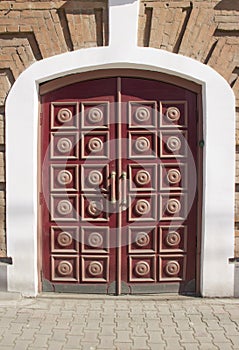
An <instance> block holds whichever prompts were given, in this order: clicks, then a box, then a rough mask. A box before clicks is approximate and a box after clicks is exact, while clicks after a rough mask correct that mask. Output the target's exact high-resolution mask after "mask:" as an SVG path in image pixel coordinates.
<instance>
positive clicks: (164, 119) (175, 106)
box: [160, 101, 188, 128]
mask: <svg viewBox="0 0 239 350" xmlns="http://www.w3.org/2000/svg"><path fill="white" fill-rule="evenodd" d="M187 123H188V108H187V101H161V102H160V126H161V127H167V128H169V127H172V128H174V127H177V128H183V127H187Z"/></svg>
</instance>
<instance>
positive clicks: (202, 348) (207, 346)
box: [199, 343, 223, 350]
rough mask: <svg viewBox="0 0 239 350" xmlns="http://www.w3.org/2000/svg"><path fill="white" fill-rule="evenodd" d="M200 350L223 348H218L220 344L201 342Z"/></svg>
mask: <svg viewBox="0 0 239 350" xmlns="http://www.w3.org/2000/svg"><path fill="white" fill-rule="evenodd" d="M199 349H200V350H223V349H220V348H218V346H216V345H214V344H212V343H204V344H200V348H199Z"/></svg>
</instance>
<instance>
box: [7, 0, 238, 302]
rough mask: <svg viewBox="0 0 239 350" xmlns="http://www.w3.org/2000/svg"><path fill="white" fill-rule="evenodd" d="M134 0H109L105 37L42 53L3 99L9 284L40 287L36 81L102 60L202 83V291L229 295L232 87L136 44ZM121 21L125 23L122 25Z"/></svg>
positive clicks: (193, 64) (199, 67)
mask: <svg viewBox="0 0 239 350" xmlns="http://www.w3.org/2000/svg"><path fill="white" fill-rule="evenodd" d="M138 6H139V1H134V0H110V1H109V15H110V45H109V46H108V47H100V48H90V49H81V50H78V51H75V52H70V53H65V54H62V55H58V56H55V57H51V58H48V59H44V60H41V61H39V62H36V63H34V64H33V65H32V66H30V67H29V68H28V69H26V70H25V71H24V72H23V73H22V74H21V75H20V77H19V78H18V79H17V81H16V82H15V84H14V85H13V87H12V89H11V91H10V93H9V96H8V98H7V103H6V179H7V248H8V255H9V256H12V257H13V265H12V266H9V267H8V289H9V291H19V292H22V293H23V294H24V295H29V296H35V295H37V293H38V283H39V281H38V262H37V210H38V203H37V198H38V188H37V172H38V164H37V162H38V157H37V153H38V108H39V104H38V86H39V83H42V82H46V81H49V80H51V79H54V78H58V77H61V76H64V75H67V74H71V73H80V72H87V71H91V70H97V69H106V68H133V69H145V70H150V71H157V72H164V73H167V74H172V75H175V76H179V77H182V78H184V79H188V80H191V81H194V82H197V83H199V84H201V85H202V88H203V134H204V141H205V147H204V155H203V164H204V174H203V213H202V216H203V218H202V220H203V222H202V253H201V294H202V295H203V296H232V295H233V288H234V276H233V271H234V267H233V265H229V264H228V258H229V257H232V256H233V246H234V232H233V230H234V227H233V226H234V132H235V130H234V124H235V112H234V111H235V101H234V95H233V93H232V90H231V88H230V86H229V85H228V84H227V82H226V81H225V80H224V79H223V78H222V77H221V76H220V75H219V74H217V73H216V72H215V71H214V70H213V69H211V68H209V67H208V66H205V65H203V64H201V63H199V62H197V61H195V60H192V59H190V58H187V57H183V56H180V55H176V54H172V53H169V52H166V51H162V50H157V49H152V48H140V47H137V45H136V42H137V19H138ZM122 23H124V25H123V26H122Z"/></svg>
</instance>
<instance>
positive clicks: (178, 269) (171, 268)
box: [159, 255, 186, 282]
mask: <svg viewBox="0 0 239 350" xmlns="http://www.w3.org/2000/svg"><path fill="white" fill-rule="evenodd" d="M185 272H186V256H184V255H164V256H160V257H159V280H160V281H172V282H173V281H183V280H185Z"/></svg>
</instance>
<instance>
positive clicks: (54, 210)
mask: <svg viewBox="0 0 239 350" xmlns="http://www.w3.org/2000/svg"><path fill="white" fill-rule="evenodd" d="M78 212H79V211H78V196H77V195H76V194H69V195H64V194H52V195H51V220H52V221H56V222H58V221H77V220H78V217H79V214H78Z"/></svg>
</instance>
